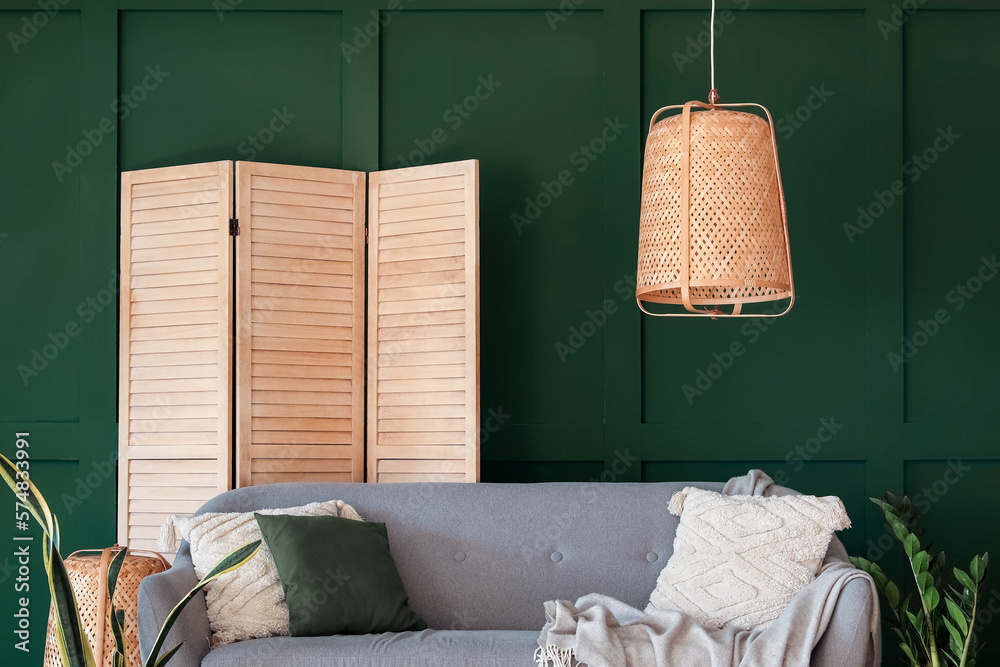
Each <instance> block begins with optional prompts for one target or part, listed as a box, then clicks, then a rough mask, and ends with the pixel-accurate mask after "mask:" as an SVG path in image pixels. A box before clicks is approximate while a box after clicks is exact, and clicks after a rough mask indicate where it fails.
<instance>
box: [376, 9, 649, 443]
mask: <svg viewBox="0 0 1000 667" xmlns="http://www.w3.org/2000/svg"><path fill="white" fill-rule="evenodd" d="M548 14H552V12H545V11H505V12H494V11H474V12H473V11H447V12H437V11H411V10H407V11H404V12H400V13H399V14H395V15H393V16H392V20H391V22H390V23H389V24H388V25H387V26H386V27H385V29H384V30H383V32H382V36H381V39H382V46H381V49H382V50H381V54H380V66H381V74H380V83H381V100H380V102H381V104H380V110H379V122H380V138H379V156H380V166H381V168H383V169H393V168H397V167H406V166H416V165H419V164H433V163H441V162H449V161H457V160H465V159H473V158H474V159H478V160H479V163H480V165H482V169H481V173H480V210H481V215H480V234H481V241H480V258H481V264H480V271H481V280H482V282H481V295H482V302H483V304H484V306H483V308H482V312H481V343H482V357H481V365H482V377H483V384H482V407H483V410H484V412H485V411H487V410H488V409H490V408H493V409H494V410H499V409H501V408H502V411H503V412H504V413H506V414H509V415H510V420H509V422H510V423H512V424H537V423H598V422H600V421H601V420H602V419H603V395H602V384H603V383H602V379H601V378H602V374H603V346H604V343H603V332H602V330H601V327H600V326H599V325H596V324H594V322H592V321H591V320H590V319H588V311H589V312H591V313H595V315H594V317H596V318H598V319H599V318H600V317H601V316H602V315H603V313H602V302H603V300H604V274H603V271H604V254H603V238H604V225H605V220H604V203H603V188H604V178H605V175H606V174H605V161H604V153H605V151H606V150H607V148H608V146H609V145H610V144H611V143H613V142H614V141H616V140H617V139H618V137H619V135H620V129H619V128H620V125H618V124H617V123H627V124H629V125H631V124H632V123H634V122H635V121H634V120H633V119H628V118H617V119H616V118H608V117H607V114H606V112H605V109H604V107H605V99H604V94H603V90H604V76H605V73H604V62H605V61H604V52H603V44H604V37H603V30H604V26H603V15H602V14H601V13H600V12H594V11H585V10H578V11H576V12H575V13H574V14H573V15H572V16H571V17H570V18H569V20H567V21H564V22H560V23H558V24H557V28H556V29H553V27H552V24H551V23H550V18H549V17H548V16H547V15H548ZM618 305H623V307H627V304H618ZM581 331H582V332H583V333H581ZM490 447H491V445H490V444H487V445H485V446H484V448H483V456H484V458H488V457H489V456H490V455H491V454H490Z"/></svg>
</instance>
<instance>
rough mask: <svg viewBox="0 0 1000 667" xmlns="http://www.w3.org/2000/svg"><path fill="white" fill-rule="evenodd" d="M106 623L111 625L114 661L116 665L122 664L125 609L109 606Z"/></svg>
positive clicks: (123, 659) (123, 658)
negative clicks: (109, 610)
mask: <svg viewBox="0 0 1000 667" xmlns="http://www.w3.org/2000/svg"><path fill="white" fill-rule="evenodd" d="M108 625H110V626H111V634H112V635H114V638H115V653H114V663H115V665H116V666H117V665H118V664H119V663H121V664H124V662H125V610H124V609H115V608H114V607H113V606H112V608H111V613H110V614H108Z"/></svg>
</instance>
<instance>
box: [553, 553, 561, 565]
mask: <svg viewBox="0 0 1000 667" xmlns="http://www.w3.org/2000/svg"><path fill="white" fill-rule="evenodd" d="M551 558H552V562H553V563H558V562H559V561H561V560H562V554H561V553H559V552H558V551H553V552H552V556H551Z"/></svg>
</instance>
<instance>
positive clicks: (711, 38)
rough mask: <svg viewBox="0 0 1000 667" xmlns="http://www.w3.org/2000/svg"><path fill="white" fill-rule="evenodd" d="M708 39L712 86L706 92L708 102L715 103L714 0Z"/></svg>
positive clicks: (717, 93)
mask: <svg viewBox="0 0 1000 667" xmlns="http://www.w3.org/2000/svg"><path fill="white" fill-rule="evenodd" d="M708 41H709V48H708V52H709V59H710V60H711V63H712V64H711V68H712V79H711V84H712V87H711V89H710V90H709V93H708V102H709V104H712V105H715V104H716V103H718V101H719V91H718V90H716V89H715V0H712V20H711V22H710V23H709V26H708Z"/></svg>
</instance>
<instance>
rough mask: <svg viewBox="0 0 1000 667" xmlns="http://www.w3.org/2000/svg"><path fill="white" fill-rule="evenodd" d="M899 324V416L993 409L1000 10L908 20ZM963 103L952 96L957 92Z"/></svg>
mask: <svg viewBox="0 0 1000 667" xmlns="http://www.w3.org/2000/svg"><path fill="white" fill-rule="evenodd" d="M904 30H905V37H906V40H905V42H904V44H905V52H904V53H905V68H904V71H905V73H906V78H905V89H904V93H905V97H904V99H905V109H904V117H905V120H906V122H905V124H904V127H905V131H906V135H905V154H904V156H903V158H904V162H903V163H902V167H901V174H900V180H901V181H902V183H903V184H904V185H905V186H906V188H907V190H906V193H905V195H904V196H905V216H906V217H905V245H904V247H905V263H906V271H905V302H904V303H905V309H906V310H905V312H906V319H905V330H904V334H905V335H904V337H902V338H901V339H898V346H897V347H895V348H894V349H892V350H886V351H885V353H884V354H883V357H882V359H880V362H881V363H884V364H886V366H887V367H891V368H892V370H893V371H895V372H897V373H902V374H904V375H905V389H906V415H905V418H906V421H910V422H967V421H982V422H986V421H990V420H991V419H992V417H993V414H994V412H995V411H996V404H997V401H996V396H997V394H996V379H997V376H998V375H1000V355H998V354H997V352H996V345H997V335H996V332H997V329H998V328H1000V275H998V274H1000V264H998V262H997V260H998V255H1000V224H997V223H998V219H997V212H996V206H995V205H994V197H993V195H992V193H993V192H994V191H995V190H996V173H997V168H996V162H997V155H1000V127H997V124H996V123H994V122H990V123H983V115H982V114H983V113H984V112H986V113H992V112H987V111H986V110H991V109H996V108H997V107H998V106H1000V42H998V40H997V35H998V34H1000V12H997V11H993V12H939V11H934V12H919V13H917V14H915V15H914V16H912V17H911V18H910V20H908V21H907V22H906V25H905V26H904ZM956 101H957V102H958V103H955V102H956Z"/></svg>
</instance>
